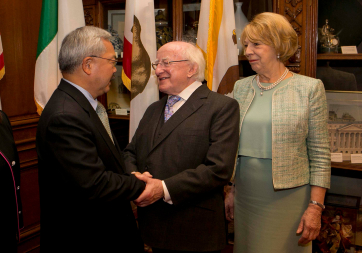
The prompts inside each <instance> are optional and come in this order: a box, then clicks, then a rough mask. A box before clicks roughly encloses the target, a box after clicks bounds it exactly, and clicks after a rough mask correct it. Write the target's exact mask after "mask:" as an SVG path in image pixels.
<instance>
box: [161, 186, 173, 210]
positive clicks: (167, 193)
mask: <svg viewBox="0 0 362 253" xmlns="http://www.w3.org/2000/svg"><path fill="white" fill-rule="evenodd" d="M162 187H163V194H164V197H163V201H165V202H166V203H168V204H170V205H172V204H173V202H172V200H171V196H170V193H169V192H168V190H167V187H166V184H165V181H163V180H162Z"/></svg>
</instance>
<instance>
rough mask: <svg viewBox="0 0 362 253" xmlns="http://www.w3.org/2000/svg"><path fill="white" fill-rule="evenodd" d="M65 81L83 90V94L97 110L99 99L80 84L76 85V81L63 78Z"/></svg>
mask: <svg viewBox="0 0 362 253" xmlns="http://www.w3.org/2000/svg"><path fill="white" fill-rule="evenodd" d="M63 80H64V81H67V82H68V83H69V84H71V85H72V86H74V88H76V89H78V90H79V91H80V92H82V94H83V95H84V96H85V97H86V98H87V100H88V101H89V103H90V104H91V106H92V107H93V109H94V110H96V108H97V105H98V101H97V99H94V98H93V97H92V95H91V94H90V93H89V92H88V91H87V90H86V89H84V88H82V87H80V86H79V85H76V84H75V83H72V82H71V81H69V80H67V79H65V78H63Z"/></svg>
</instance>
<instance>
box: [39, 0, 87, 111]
mask: <svg viewBox="0 0 362 253" xmlns="http://www.w3.org/2000/svg"><path fill="white" fill-rule="evenodd" d="M84 25H85V22H84V13H83V3H82V0H43V6H42V10H41V21H40V29H39V39H38V50H37V54H36V63H35V80H34V99H35V104H36V107H37V112H38V114H39V115H40V114H41V112H42V111H43V109H44V107H45V105H46V103H47V102H48V100H49V98H50V96H51V95H52V94H53V92H54V90H55V89H56V88H57V86H58V84H59V81H60V79H61V77H62V75H61V73H60V71H59V67H58V53H59V50H60V46H61V43H62V41H63V38H64V37H65V36H66V35H67V34H68V33H69V32H71V31H73V30H74V29H76V28H78V27H81V26H84Z"/></svg>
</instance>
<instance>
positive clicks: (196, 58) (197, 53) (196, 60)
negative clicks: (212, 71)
mask: <svg viewBox="0 0 362 253" xmlns="http://www.w3.org/2000/svg"><path fill="white" fill-rule="evenodd" d="M184 42H185V43H187V44H189V45H188V46H186V47H185V48H184V50H182V52H181V55H182V56H183V57H184V59H185V60H189V61H190V63H191V64H196V65H197V66H198V68H197V71H196V74H195V75H196V76H195V78H196V81H200V82H202V81H204V79H205V66H206V63H205V58H204V55H203V54H202V51H201V49H200V48H198V47H196V46H195V44H194V43H191V42H186V41H184Z"/></svg>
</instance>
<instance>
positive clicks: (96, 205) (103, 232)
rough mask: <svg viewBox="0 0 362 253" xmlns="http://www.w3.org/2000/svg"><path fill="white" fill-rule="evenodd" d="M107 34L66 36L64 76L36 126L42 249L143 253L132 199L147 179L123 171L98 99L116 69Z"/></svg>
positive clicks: (86, 31) (92, 31) (93, 31)
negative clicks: (139, 178)
mask: <svg viewBox="0 0 362 253" xmlns="http://www.w3.org/2000/svg"><path fill="white" fill-rule="evenodd" d="M110 39H111V35H110V34H109V33H108V32H107V31H105V30H103V29H100V28H96V27H90V26H86V27H82V28H78V29H76V30H75V31H73V32H71V33H70V34H68V35H67V36H66V37H65V38H64V40H63V42H62V47H61V49H60V53H59V67H60V70H61V72H62V74H63V79H62V81H61V82H60V84H59V86H58V88H57V89H56V90H55V91H54V93H53V95H52V97H51V98H50V100H49V101H48V103H47V105H46V106H45V108H44V111H43V112H42V115H41V117H40V120H39V124H38V129H37V140H36V141H37V152H38V158H39V188H40V208H41V217H40V218H41V219H40V224H41V241H40V249H41V251H42V252H107V253H108V252H127V253H128V252H143V243H142V241H141V238H140V235H139V232H138V230H137V226H136V222H135V219H134V216H133V212H132V209H131V206H130V201H131V200H134V199H136V198H137V197H138V196H139V195H140V194H141V193H142V192H143V190H144V188H145V183H144V182H142V181H140V180H138V179H137V178H136V177H135V176H134V175H131V174H127V173H125V170H124V161H123V159H122V157H121V156H122V154H121V150H120V147H119V146H118V143H117V141H116V138H115V137H114V135H112V133H111V131H110V129H109V122H108V117H107V115H106V112H105V110H104V107H103V106H102V105H101V104H100V103H99V102H97V100H96V98H97V97H98V96H100V95H102V94H104V93H106V92H108V91H109V86H110V81H111V79H112V77H113V74H114V72H116V67H115V65H116V62H117V61H116V59H115V52H114V49H113V46H112V44H111V42H110V41H109V40H110ZM103 122H104V123H103Z"/></svg>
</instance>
